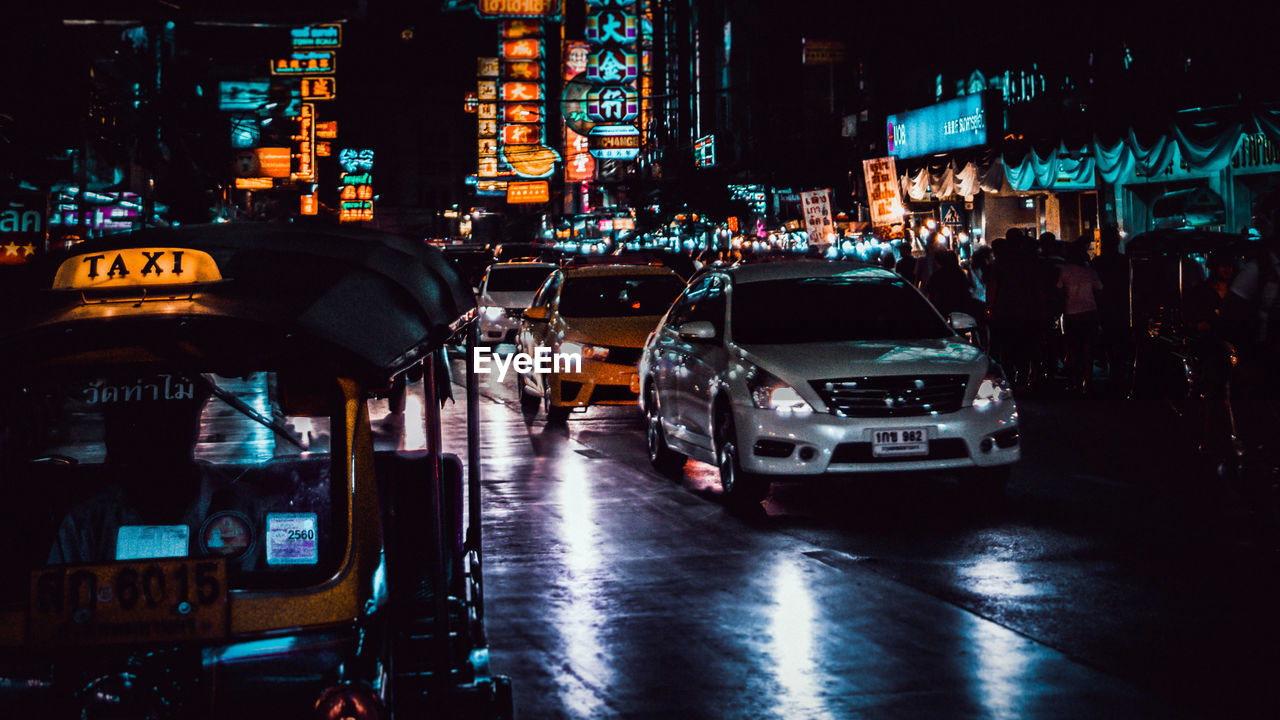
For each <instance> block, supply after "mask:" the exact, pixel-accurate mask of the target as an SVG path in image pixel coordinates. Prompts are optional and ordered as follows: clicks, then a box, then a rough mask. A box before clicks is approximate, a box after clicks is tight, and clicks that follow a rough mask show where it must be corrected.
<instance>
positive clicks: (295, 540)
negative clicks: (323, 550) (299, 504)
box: [267, 513, 320, 565]
mask: <svg viewBox="0 0 1280 720" xmlns="http://www.w3.org/2000/svg"><path fill="white" fill-rule="evenodd" d="M319 561H320V550H319V545H318V543H317V533H316V514H315V513H268V514H267V564H268V565H315V564H316V563H317V562H319Z"/></svg>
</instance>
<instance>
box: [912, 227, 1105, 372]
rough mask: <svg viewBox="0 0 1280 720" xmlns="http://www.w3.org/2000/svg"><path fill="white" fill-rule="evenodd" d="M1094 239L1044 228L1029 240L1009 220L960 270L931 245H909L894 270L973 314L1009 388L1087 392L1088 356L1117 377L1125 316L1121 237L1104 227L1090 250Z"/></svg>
mask: <svg viewBox="0 0 1280 720" xmlns="http://www.w3.org/2000/svg"><path fill="white" fill-rule="evenodd" d="M1091 244H1092V243H1091V239H1090V238H1087V237H1082V238H1080V239H1078V240H1076V241H1074V242H1067V243H1064V242H1061V241H1059V240H1058V238H1057V237H1055V236H1054V234H1053V233H1049V232H1046V233H1043V234H1041V235H1040V237H1039V238H1034V239H1033V238H1031V237H1029V236H1028V235H1026V234H1025V233H1024V232H1023V231H1022V230H1020V229H1018V228H1011V229H1010V230H1009V231H1008V232H1006V233H1005V234H1004V236H1003V237H1000V238H997V239H996V240H995V241H993V242H992V243H991V244H990V246H985V247H981V248H978V249H977V250H975V251H974V252H973V255H972V256H971V257H970V258H969V260H968V268H967V270H966V269H962V268H961V263H960V260H959V257H958V256H957V255H956V253H955V252H954V251H952V250H949V249H945V248H936V247H935V248H931V249H930V251H928V252H926V253H924V254H923V255H921V256H919V257H915V256H913V255H912V254H911V253H910V251H909V249H908V248H907V247H906V246H903V248H902V249H901V250H900V258H899V259H898V260H897V262H896V263H895V265H894V269H895V270H896V271H897V272H898V273H899V274H901V275H902V276H903V277H906V278H907V279H909V280H911V281H912V282H914V283H915V284H916V285H917V286H918V287H919V288H920V289H921V290H922V291H923V292H924V293H925V295H927V296H928V297H929V299H930V300H931V301H932V302H933V304H934V305H935V306H936V307H937V308H938V310H939V312H941V313H942V314H943V315H944V316H945V315H949V314H950V313H952V312H963V313H967V314H969V315H971V316H973V317H974V318H975V319H976V320H977V321H978V339H979V342H980V343H981V344H982V345H983V346H984V347H986V348H987V349H988V350H989V352H990V353H991V355H992V357H993V358H995V359H996V361H997V362H999V363H1000V365H1001V367H1003V368H1004V370H1005V373H1006V374H1007V375H1008V376H1009V379H1010V381H1011V382H1012V383H1013V384H1014V387H1015V389H1018V390H1027V389H1029V388H1033V387H1035V388H1044V387H1048V386H1051V385H1052V386H1065V387H1067V388H1069V389H1070V390H1072V391H1075V392H1080V393H1087V392H1090V391H1091V390H1092V388H1093V370H1094V366H1095V364H1096V363H1095V359H1100V360H1103V361H1104V362H1105V363H1106V364H1107V369H1108V370H1109V372H1110V374H1111V375H1112V376H1113V377H1116V376H1121V378H1122V377H1123V373H1124V372H1125V369H1124V368H1125V364H1126V363H1125V362H1124V361H1123V359H1122V358H1123V357H1124V355H1125V353H1126V348H1125V343H1126V342H1127V336H1128V332H1127V329H1128V324H1129V315H1128V292H1129V289H1128V264H1127V261H1126V260H1125V258H1124V256H1123V255H1121V254H1120V251H1119V245H1120V237H1119V235H1118V234H1117V233H1115V232H1108V233H1103V236H1102V242H1101V252H1100V253H1099V254H1098V255H1097V256H1096V257H1093V258H1090V255H1089V245H1091Z"/></svg>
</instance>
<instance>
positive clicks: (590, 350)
mask: <svg viewBox="0 0 1280 720" xmlns="http://www.w3.org/2000/svg"><path fill="white" fill-rule="evenodd" d="M560 353H561V354H562V355H578V356H580V357H584V358H586V359H588V360H604V359H605V358H607V357H609V348H607V347H600V346H599V345H579V344H578V343H576V342H565V343H560Z"/></svg>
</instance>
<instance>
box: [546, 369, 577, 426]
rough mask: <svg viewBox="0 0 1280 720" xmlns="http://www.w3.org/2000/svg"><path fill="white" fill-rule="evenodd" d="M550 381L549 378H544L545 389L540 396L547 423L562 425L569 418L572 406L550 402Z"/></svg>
mask: <svg viewBox="0 0 1280 720" xmlns="http://www.w3.org/2000/svg"><path fill="white" fill-rule="evenodd" d="M551 382H552V381H551V379H549V378H548V379H547V380H546V382H545V386H546V388H547V391H546V393H545V394H543V396H542V402H543V405H544V406H545V409H546V411H547V424H548V425H563V424H565V423H566V422H567V421H568V420H569V413H570V412H571V411H572V408H567V407H559V406H556V405H552V404H551Z"/></svg>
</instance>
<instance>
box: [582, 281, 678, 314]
mask: <svg viewBox="0 0 1280 720" xmlns="http://www.w3.org/2000/svg"><path fill="white" fill-rule="evenodd" d="M683 290H684V283H682V282H680V280H678V279H677V278H675V277H672V276H670V275H641V276H630V277H628V276H625V275H610V276H604V277H582V278H571V279H569V280H566V281H565V284H564V290H562V291H561V292H560V314H561V315H563V316H565V317H577V318H591V317H633V316H636V317H638V316H645V315H661V314H663V313H665V312H666V311H667V309H668V308H670V307H671V303H672V302H673V301H674V300H675V299H676V296H677V295H679V294H680V292H681V291H683Z"/></svg>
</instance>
